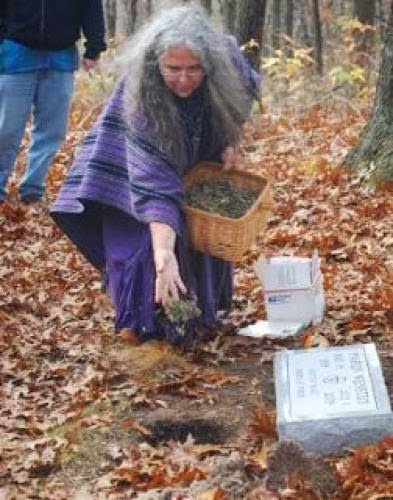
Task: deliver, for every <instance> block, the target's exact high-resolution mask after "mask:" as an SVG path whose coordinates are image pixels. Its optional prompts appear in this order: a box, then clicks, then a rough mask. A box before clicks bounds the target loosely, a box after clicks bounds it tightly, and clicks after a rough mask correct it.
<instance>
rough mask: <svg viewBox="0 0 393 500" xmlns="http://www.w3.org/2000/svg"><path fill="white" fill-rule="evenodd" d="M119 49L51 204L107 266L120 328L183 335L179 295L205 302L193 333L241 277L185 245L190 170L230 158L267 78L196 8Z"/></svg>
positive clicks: (141, 336) (159, 22) (140, 334)
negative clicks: (117, 73) (105, 91)
mask: <svg viewBox="0 0 393 500" xmlns="http://www.w3.org/2000/svg"><path fill="white" fill-rule="evenodd" d="M123 60H124V62H125V64H126V70H125V72H124V75H123V77H122V78H121V79H120V80H119V83H118V85H117V86H116V88H115V90H114V92H113V94H112V96H111V97H110V99H109V101H108V103H107V105H106V106H105V108H104V110H103V112H102V114H101V116H100V117H99V119H98V121H97V123H96V124H95V126H94V127H93V129H92V131H91V132H90V134H89V135H88V136H87V137H86V139H85V140H84V143H83V145H82V147H81V148H80V150H79V152H78V154H77V157H76V160H75V162H74V165H73V167H72V169H71V171H70V173H69V174H68V177H67V178H66V180H65V182H64V184H63V186H62V188H61V190H60V193H59V195H58V198H57V200H56V202H55V203H54V205H53V206H52V208H51V215H52V217H53V218H54V220H55V222H56V223H57V224H58V225H59V226H60V227H61V228H62V229H63V231H64V232H65V233H66V234H67V235H68V236H69V237H70V238H71V240H72V241H74V243H75V244H76V245H77V246H78V248H79V249H80V251H81V252H82V253H83V254H84V255H85V256H86V257H87V259H88V260H89V261H90V262H91V263H92V264H93V265H94V266H96V267H97V268H98V269H99V270H100V271H101V272H103V273H104V274H105V276H106V283H107V289H108V292H109V294H110V297H111V300H112V301H113V304H114V307H115V311H116V320H115V321H116V324H115V327H116V330H117V331H120V330H123V332H124V331H126V332H127V333H128V335H129V337H130V339H133V340H135V341H138V342H139V341H144V340H147V339H151V338H162V337H165V338H167V339H168V340H169V341H170V342H174V343H176V342H179V340H180V337H179V335H177V330H176V328H175V326H174V325H173V324H172V323H171V321H169V320H168V318H167V316H166V315H165V314H164V313H163V311H165V309H166V308H167V307H168V305H169V304H170V303H171V302H172V301H175V300H177V299H179V298H183V297H187V298H194V299H196V301H197V305H198V308H199V309H200V311H201V315H200V316H199V317H198V318H194V319H192V320H190V321H189V323H188V325H187V335H186V339H187V340H190V339H192V338H193V336H194V335H195V332H196V331H197V330H198V329H199V330H200V329H201V328H204V327H205V328H206V327H207V328H210V327H212V326H213V325H214V324H215V323H216V321H217V311H218V310H227V309H229V307H230V304H231V298H232V287H233V284H232V279H233V269H232V265H231V264H230V263H229V262H225V261H223V260H220V259H218V258H214V257H212V256H210V255H208V254H206V253H200V252H197V251H195V250H192V249H190V248H189V247H188V246H187V236H186V229H185V218H184V209H183V205H184V192H183V188H182V177H183V176H184V174H186V173H187V172H188V171H189V169H190V168H191V167H192V166H193V165H195V164H196V163H198V162H200V161H208V160H210V161H220V162H222V163H223V168H230V167H232V166H234V163H235V161H236V144H237V142H238V140H239V136H240V131H241V127H242V125H243V123H244V122H245V121H246V119H247V118H248V115H249V113H250V110H251V105H252V101H253V100H254V99H255V98H257V96H258V90H259V89H258V87H259V77H258V75H257V74H256V73H255V72H254V71H253V70H252V69H251V68H250V67H249V66H248V64H247V62H246V60H245V59H244V57H243V56H242V54H241V52H240V51H239V49H238V47H237V45H236V43H235V41H234V39H233V38H232V37H228V36H225V35H222V34H220V33H218V32H217V31H215V30H214V29H212V27H211V26H210V24H209V20H208V18H207V17H206V16H205V14H204V13H203V11H201V10H200V9H198V8H196V7H188V6H187V7H176V8H173V9H170V10H168V11H167V12H166V13H164V14H161V15H158V16H157V17H156V18H155V19H154V20H152V21H150V22H149V24H147V25H146V26H144V27H142V28H141V29H140V31H139V32H138V33H137V34H136V35H135V36H134V37H133V38H132V39H131V40H130V41H129V42H128V44H127V46H126V50H125V51H124V54H123ZM182 338H184V337H182Z"/></svg>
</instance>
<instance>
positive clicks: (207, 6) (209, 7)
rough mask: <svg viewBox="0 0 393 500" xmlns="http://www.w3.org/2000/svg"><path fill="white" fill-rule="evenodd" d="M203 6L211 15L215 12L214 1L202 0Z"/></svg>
mask: <svg viewBox="0 0 393 500" xmlns="http://www.w3.org/2000/svg"><path fill="white" fill-rule="evenodd" d="M201 4H202V7H203V8H204V9H205V10H206V12H207V13H208V14H209V16H211V15H212V12H213V2H212V0H201Z"/></svg>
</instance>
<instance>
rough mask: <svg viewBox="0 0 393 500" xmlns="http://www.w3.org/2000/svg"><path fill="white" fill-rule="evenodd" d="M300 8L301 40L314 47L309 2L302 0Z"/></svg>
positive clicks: (304, 43)
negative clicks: (310, 26)
mask: <svg viewBox="0 0 393 500" xmlns="http://www.w3.org/2000/svg"><path fill="white" fill-rule="evenodd" d="M299 8H300V25H301V37H300V38H301V42H302V44H303V45H306V46H307V47H312V40H311V36H310V28H309V12H308V2H306V0H301V2H300V6H299Z"/></svg>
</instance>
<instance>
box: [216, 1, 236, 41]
mask: <svg viewBox="0 0 393 500" xmlns="http://www.w3.org/2000/svg"><path fill="white" fill-rule="evenodd" d="M219 3H220V13H221V17H222V21H223V25H224V28H225V31H227V32H228V33H231V34H233V35H234V34H235V28H236V14H237V8H236V7H237V2H236V0H219Z"/></svg>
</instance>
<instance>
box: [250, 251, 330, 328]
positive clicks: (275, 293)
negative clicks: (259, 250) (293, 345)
mask: <svg viewBox="0 0 393 500" xmlns="http://www.w3.org/2000/svg"><path fill="white" fill-rule="evenodd" d="M254 270H255V272H256V274H257V276H258V277H259V279H260V280H261V282H262V284H263V288H264V295H265V305H266V314H267V319H268V320H269V321H301V322H303V323H313V324H316V323H319V322H320V321H321V320H322V317H323V313H324V309H325V297H324V292H323V284H322V274H321V270H320V266H319V257H318V253H317V252H314V254H313V256H312V257H311V258H308V257H287V256H284V257H279V256H273V257H270V258H265V257H261V258H260V259H259V260H258V261H257V262H256V263H255V264H254Z"/></svg>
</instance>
